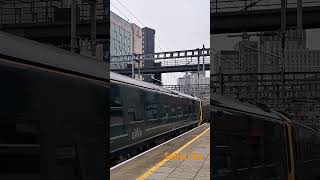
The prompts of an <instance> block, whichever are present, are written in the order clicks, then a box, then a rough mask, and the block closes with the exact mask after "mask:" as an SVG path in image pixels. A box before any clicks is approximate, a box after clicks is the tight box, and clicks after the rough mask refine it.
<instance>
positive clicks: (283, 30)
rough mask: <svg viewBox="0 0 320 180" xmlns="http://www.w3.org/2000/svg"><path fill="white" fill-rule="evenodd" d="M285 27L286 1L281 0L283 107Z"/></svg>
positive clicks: (283, 96) (283, 98) (283, 89)
mask: <svg viewBox="0 0 320 180" xmlns="http://www.w3.org/2000/svg"><path fill="white" fill-rule="evenodd" d="M286 26H287V1H286V0H281V68H280V69H281V86H282V100H283V105H285V87H284V86H285V72H284V71H285V67H284V66H285V62H284V60H285V35H286Z"/></svg>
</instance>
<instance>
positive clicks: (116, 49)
mask: <svg viewBox="0 0 320 180" xmlns="http://www.w3.org/2000/svg"><path fill="white" fill-rule="evenodd" d="M110 43H111V44H110V54H111V56H120V55H131V54H132V52H133V51H132V27H131V23H130V22H129V21H127V20H125V19H123V18H122V17H120V16H118V15H117V14H115V13H113V12H111V13H110Z"/></svg>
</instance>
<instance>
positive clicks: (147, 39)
mask: <svg viewBox="0 0 320 180" xmlns="http://www.w3.org/2000/svg"><path fill="white" fill-rule="evenodd" d="M155 33H156V31H155V30H154V29H151V28H149V27H144V28H143V29H142V53H143V54H154V53H155ZM159 65H160V64H159V63H155V62H154V60H153V59H150V58H148V60H146V61H144V64H143V66H144V67H145V68H153V67H155V66H159ZM143 79H144V81H147V82H151V83H158V82H159V81H161V74H160V73H156V74H152V75H144V76H143ZM154 79H156V80H154Z"/></svg>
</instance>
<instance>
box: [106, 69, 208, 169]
mask: <svg viewBox="0 0 320 180" xmlns="http://www.w3.org/2000/svg"><path fill="white" fill-rule="evenodd" d="M110 82H111V102H110V116H111V117H110V158H111V162H114V164H113V165H116V164H117V163H119V162H121V161H124V160H126V159H129V158H131V157H133V156H135V155H137V154H139V153H141V152H143V151H145V150H147V149H149V148H151V147H154V146H155V145H158V144H160V143H162V142H164V141H166V140H168V139H170V138H172V137H174V136H177V135H178V134H181V133H182V132H185V131H187V130H190V129H192V128H194V127H196V126H199V125H201V124H202V123H203V117H202V116H203V111H202V110H203V109H202V101H201V99H199V98H197V97H195V96H191V95H186V94H183V93H181V92H177V91H173V90H170V89H166V88H163V87H161V86H157V85H155V84H151V83H147V82H144V81H140V80H135V79H133V78H130V77H127V76H124V75H120V74H117V73H113V72H111V73H110Z"/></svg>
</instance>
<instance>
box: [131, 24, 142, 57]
mask: <svg viewBox="0 0 320 180" xmlns="http://www.w3.org/2000/svg"><path fill="white" fill-rule="evenodd" d="M131 27H132V52H133V53H134V54H142V53H143V51H142V49H143V48H142V44H143V41H142V39H143V33H142V28H140V27H139V26H138V25H136V24H134V23H132V24H131Z"/></svg>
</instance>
